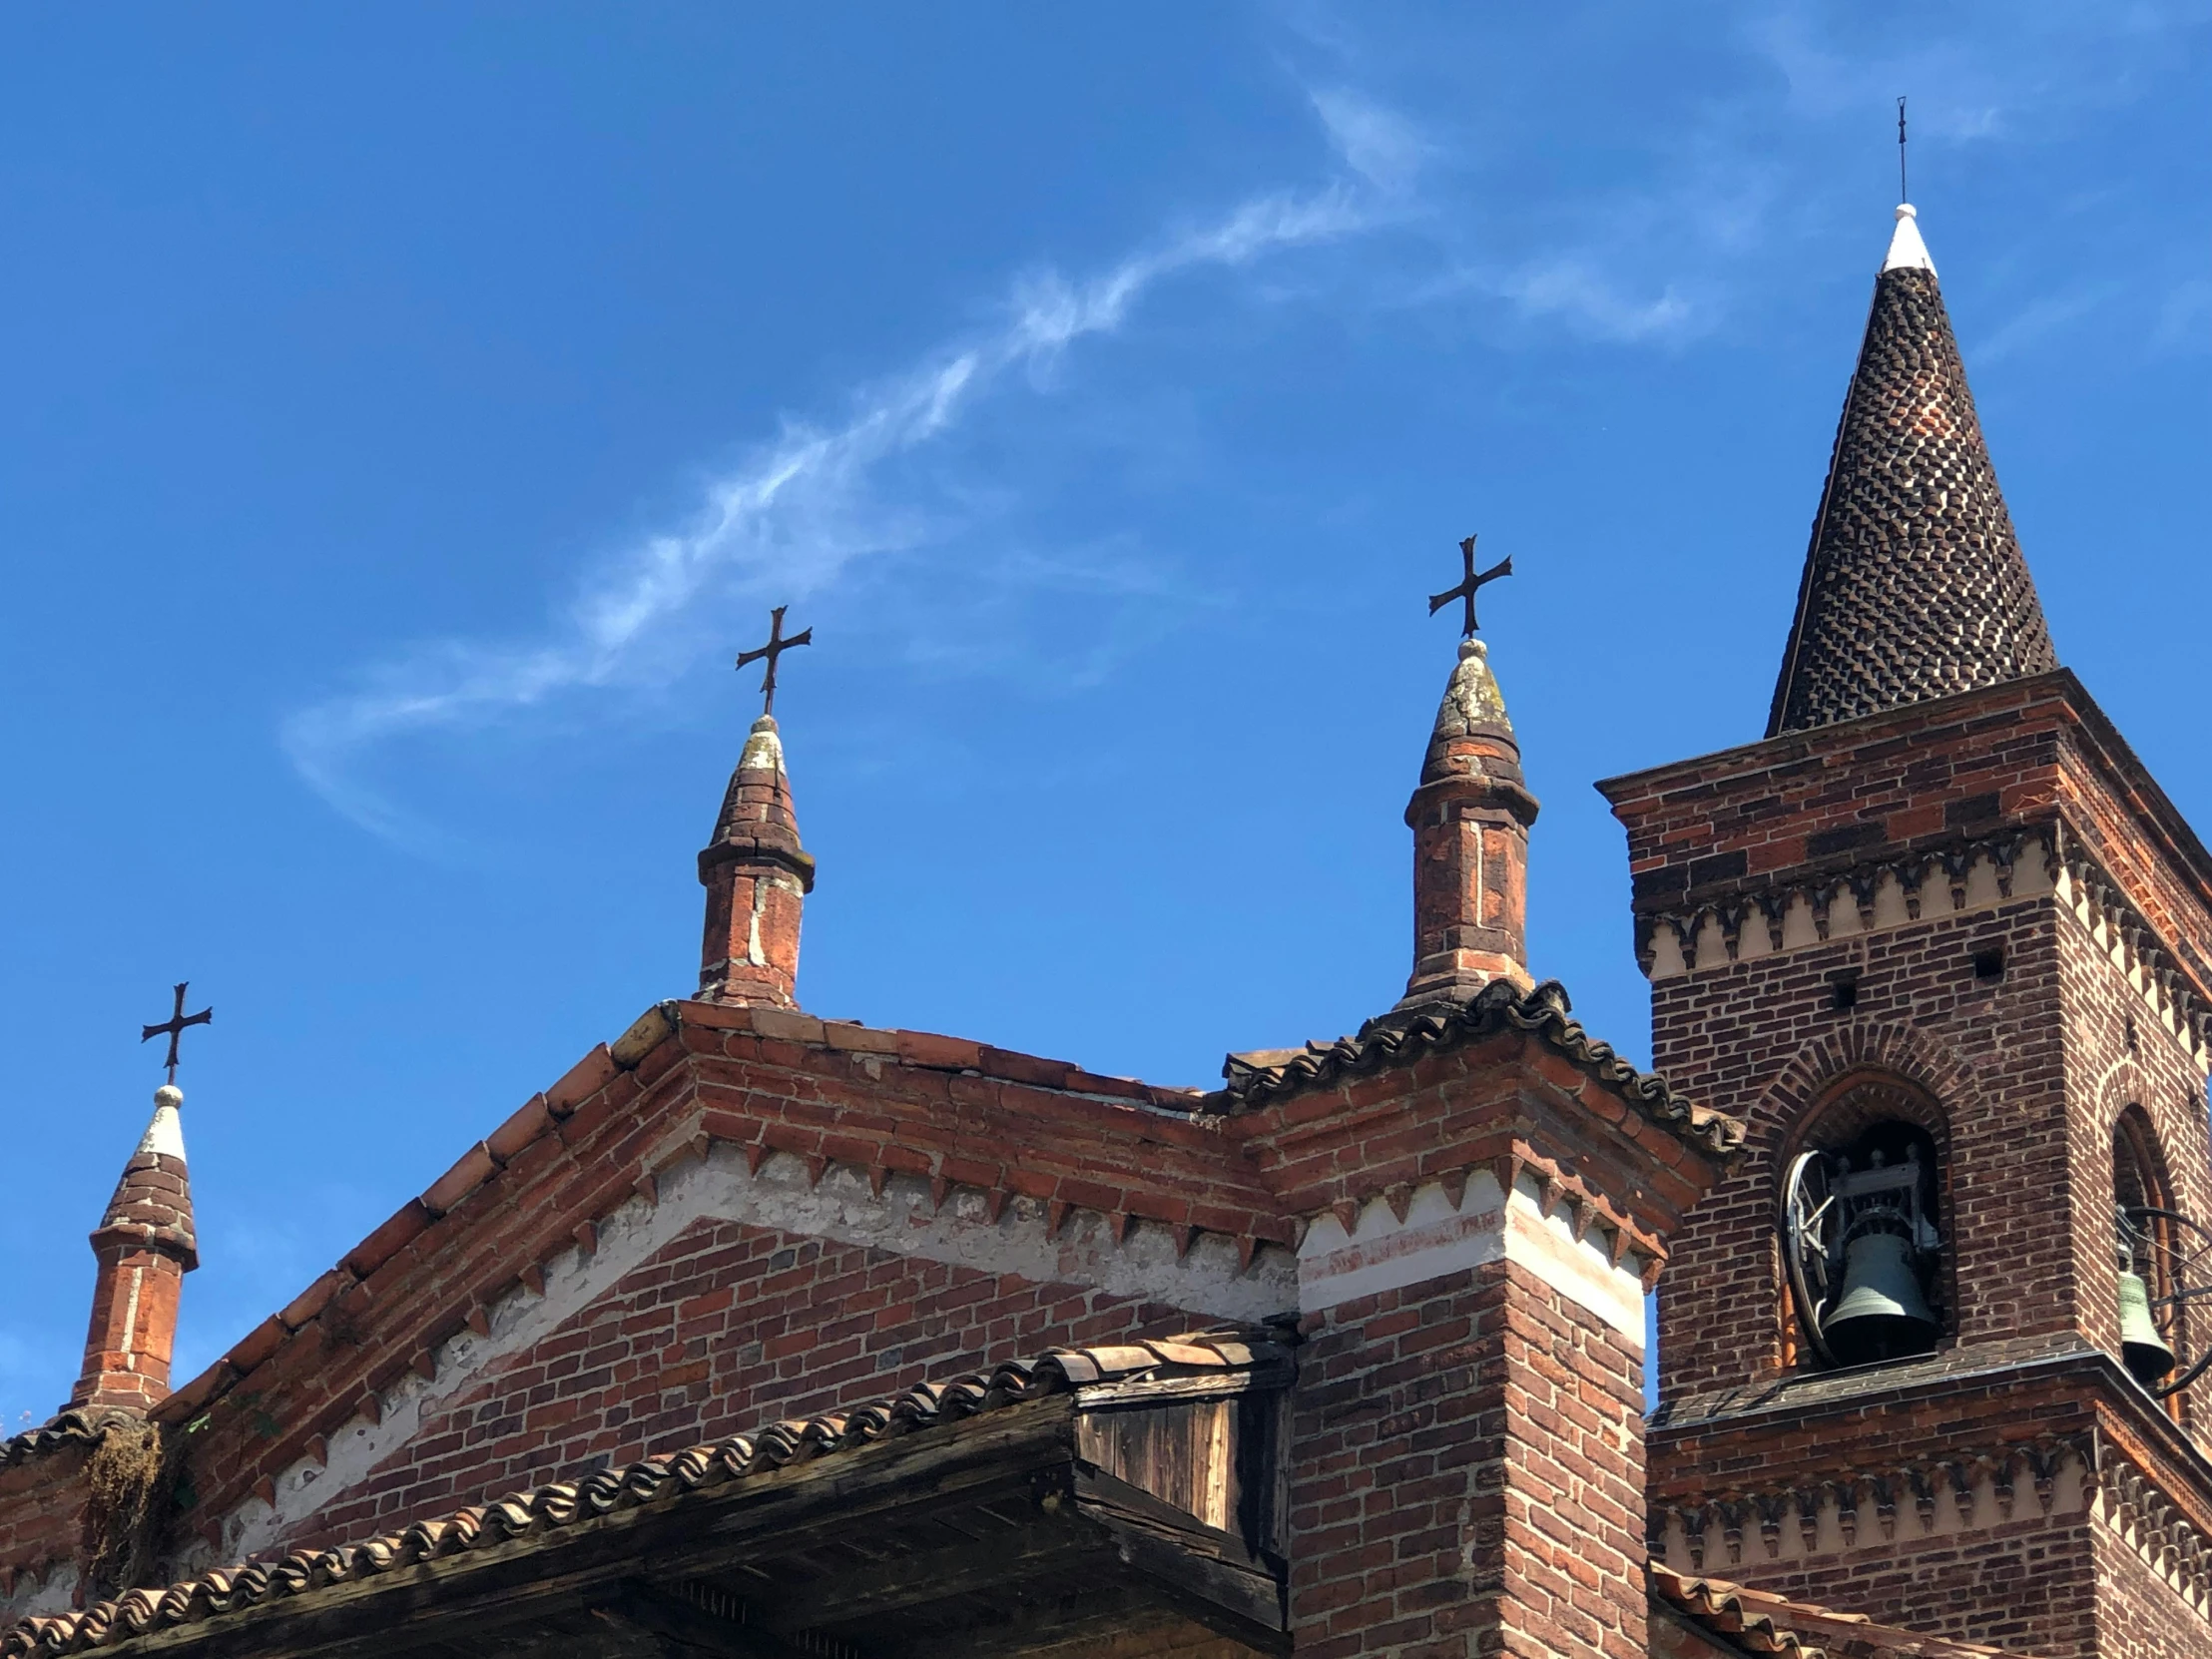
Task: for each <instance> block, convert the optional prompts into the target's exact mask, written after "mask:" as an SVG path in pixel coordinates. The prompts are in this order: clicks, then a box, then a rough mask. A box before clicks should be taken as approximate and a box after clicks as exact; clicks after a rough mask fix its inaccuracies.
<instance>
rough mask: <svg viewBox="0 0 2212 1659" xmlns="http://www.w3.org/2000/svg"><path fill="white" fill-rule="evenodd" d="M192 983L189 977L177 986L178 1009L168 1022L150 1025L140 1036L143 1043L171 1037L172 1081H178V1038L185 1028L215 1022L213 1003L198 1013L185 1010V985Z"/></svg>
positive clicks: (170, 1071)
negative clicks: (157, 1038) (189, 1012)
mask: <svg viewBox="0 0 2212 1659" xmlns="http://www.w3.org/2000/svg"><path fill="white" fill-rule="evenodd" d="M191 983H192V981H191V980H189V979H188V980H186V981H185V982H184V984H180V985H179V986H178V987H177V1008H176V1011H175V1012H174V1013H172V1014H171V1015H170V1016H169V1021H168V1023H167V1024H164V1025H149V1026H148V1027H147V1028H146V1029H145V1031H143V1032H142V1033H141V1034H140V1036H139V1041H140V1042H142V1043H146V1042H152V1041H153V1040H154V1039H155V1038H156V1037H159V1036H164V1035H166V1036H167V1037H168V1038H169V1060H168V1065H169V1080H170V1081H171V1082H172V1083H174V1082H176V1081H177V1039H178V1038H180V1037H182V1036H183V1035H184V1034H185V1028H186V1027H187V1026H192V1025H212V1024H214V1023H215V1008H214V1006H213V1005H212V1004H211V1005H210V1006H208V1007H205V1008H203V1009H201V1010H200V1012H198V1013H197V1014H188V1013H186V1012H185V985H189V984H191Z"/></svg>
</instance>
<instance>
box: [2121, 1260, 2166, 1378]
mask: <svg viewBox="0 0 2212 1659" xmlns="http://www.w3.org/2000/svg"><path fill="white" fill-rule="evenodd" d="M2120 1358H2121V1359H2122V1360H2124V1361H2125V1362H2126V1363H2127V1369H2128V1370H2129V1371H2131V1372H2133V1373H2134V1374H2135V1380H2136V1381H2137V1382H2138V1383H2143V1384H2145V1385H2146V1386H2147V1385H2149V1384H2150V1383H2155V1382H2157V1381H2158V1380H2159V1379H2160V1378H2161V1377H2164V1376H2165V1375H2166V1374H2167V1373H2168V1372H2170V1371H2172V1370H2173V1369H2174V1351H2173V1350H2172V1349H2171V1348H2169V1347H2167V1346H2166V1339H2165V1338H2164V1337H2162V1336H2160V1335H2159V1334H2158V1326H2157V1325H2156V1323H2155V1322H2153V1321H2152V1319H2151V1317H2150V1287H2149V1286H2148V1285H2146V1284H2144V1283H2143V1276H2142V1275H2141V1274H2139V1273H2137V1272H2135V1271H2134V1270H2133V1269H2132V1268H2126V1267H2123V1268H2121V1269H2120Z"/></svg>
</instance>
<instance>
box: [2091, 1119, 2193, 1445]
mask: <svg viewBox="0 0 2212 1659" xmlns="http://www.w3.org/2000/svg"><path fill="white" fill-rule="evenodd" d="M2172 1194H2173V1189H2172V1187H2171V1186H2170V1185H2169V1184H2168V1182H2167V1179H2166V1161H2165V1157H2164V1154H2163V1153H2162V1152H2161V1151H2160V1149H2159V1145H2158V1134H2157V1131H2156V1130H2155V1129H2153V1128H2152V1127H2151V1121H2150V1114H2149V1113H2147V1112H2145V1111H2144V1110H2143V1108H2142V1107H2141V1106H2139V1105H2130V1106H2128V1107H2127V1108H2125V1109H2124V1110H2123V1111H2122V1112H2121V1113H2120V1115H2119V1117H2118V1119H2117V1120H2116V1121H2115V1122H2114V1123H2113V1125H2112V1227H2113V1263H2114V1268H2115V1272H2116V1278H2115V1289H2116V1291H2117V1301H2118V1305H2119V1325H2120V1333H2119V1335H2120V1362H2121V1364H2122V1365H2124V1366H2125V1367H2126V1368H2127V1370H2128V1373H2129V1375H2130V1376H2132V1377H2133V1378H2134V1379H2135V1380H2136V1382H2138V1383H2142V1385H2143V1386H2144V1387H2145V1388H2147V1389H2148V1390H2149V1391H2150V1392H2151V1393H2152V1394H2154V1395H2156V1396H2158V1397H2159V1398H2160V1399H2162V1400H2163V1401H2164V1402H2165V1405H2166V1409H2167V1411H2168V1412H2169V1413H2170V1414H2171V1415H2172V1416H2173V1417H2174V1418H2175V1420H2176V1421H2179V1420H2181V1419H2182V1409H2181V1403H2182V1397H2183V1390H2184V1389H2185V1388H2186V1387H2187V1386H2188V1384H2189V1383H2192V1382H2194V1381H2195V1380H2196V1379H2197V1378H2198V1377H2199V1376H2200V1375H2202V1374H2203V1372H2204V1370H2205V1368H2206V1366H2207V1365H2208V1364H2212V1356H2208V1355H2205V1354H2200V1353H2199V1350H2200V1349H2201V1348H2202V1347H2203V1336H2202V1334H2201V1333H2200V1332H2199V1331H2198V1330H2196V1329H2195V1327H2196V1326H2198V1325H2200V1324H2202V1323H2203V1322H2204V1320H2205V1319H2206V1317H2207V1316H2206V1315H2202V1314H2199V1315H2194V1316H2192V1312H2191V1309H2192V1304H2193V1303H2195V1302H2197V1301H2200V1300H2203V1299H2204V1298H2205V1297H2206V1296H2207V1295H2212V1290H2208V1288H2207V1278H2208V1275H2212V1235H2208V1234H2207V1233H2206V1231H2205V1229H2204V1228H2203V1227H2202V1226H2200V1225H2199V1224H2198V1223H2197V1222H2196V1221H2195V1220H2193V1219H2192V1218H2190V1217H2188V1216H2186V1215H2183V1214H2182V1213H2181V1212H2180V1211H2179V1210H2177V1209H2176V1208H2175V1207H2174V1203H2173V1196H2172Z"/></svg>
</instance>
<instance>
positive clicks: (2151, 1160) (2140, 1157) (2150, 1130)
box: [2112, 1100, 2174, 1209]
mask: <svg viewBox="0 0 2212 1659" xmlns="http://www.w3.org/2000/svg"><path fill="white" fill-rule="evenodd" d="M2126 1165H2132V1166H2133V1168H2132V1170H2131V1171H2130V1170H2128V1169H2126V1168H2125V1167H2124V1166H2126ZM2130 1177H2132V1180H2133V1181H2134V1182H2135V1183H2136V1184H2137V1185H2138V1186H2139V1187H2140V1189H2141V1197H2140V1198H2136V1199H2131V1198H2129V1197H2128V1195H2127V1192H2126V1183H2127V1181H2128V1180H2129V1179H2130ZM2173 1192H2174V1185H2173V1179H2172V1177H2171V1175H2170V1174H2169V1173H2168V1170H2167V1165H2166V1149H2165V1147H2164V1146H2163V1145H2161V1144H2160V1142H2159V1139H2158V1128H2157V1126H2156V1125H2155V1124H2153V1123H2152V1122H2151V1120H2150V1113H2148V1112H2146V1111H2145V1110H2143V1108H2142V1106H2141V1104H2140V1103H2139V1102H2136V1101H2132V1100H2131V1101H2129V1102H2127V1103H2126V1104H2125V1105H2123V1106H2122V1107H2121V1108H2120V1109H2119V1111H2118V1112H2117V1113H2115V1114H2114V1116H2113V1120H2112V1194H2113V1197H2114V1198H2117V1199H2119V1200H2121V1202H2123V1203H2127V1202H2134V1203H2142V1204H2153V1205H2156V1206H2158V1207H2159V1208H2160V1209H2170V1208H2172V1206H2173Z"/></svg>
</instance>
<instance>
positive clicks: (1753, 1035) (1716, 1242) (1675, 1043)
mask: <svg viewBox="0 0 2212 1659" xmlns="http://www.w3.org/2000/svg"><path fill="white" fill-rule="evenodd" d="M2070 925H2071V924H2070V923H2068V922H2066V921H2065V920H2064V918H2062V917H2061V916H2060V915H2059V913H2058V911H2057V908H2056V906H2055V905H2054V904H2053V903H2052V902H2051V901H2049V900H2047V899H2043V900H2035V899H2030V900H2025V901H2022V902H2020V903H2017V904H2013V905H2008V906H2005V907H2004V908H2002V909H2000V910H1997V911H1995V912H1983V913H1980V914H1967V915H1949V916H1944V917H1941V918H1939V919H1932V920H1924V921H1920V922H1915V923H1912V924H1910V925H1907V926H1904V927H1899V928H1895V929H1892V930H1890V931H1887V932H1880V933H1873V934H1866V935H1859V936H1855V937H1851V938H1847V939H1844V940H1841V941H1838V942H1835V943H1831V944H1827V945H1821V946H1816V947H1812V948H1807V949H1802V950H1796V951H1792V952H1789V953H1786V954H1781V955H1773V956H1764V957H1759V958H1757V959H1755V960H1752V961H1743V962H1735V963H1731V964H1729V965H1728V966H1726V967H1722V968H1709V969H1705V970H1703V971H1700V972H1697V973H1692V974H1683V975H1678V976H1676V977H1673V978H1669V979H1663V980H1660V981H1659V982H1657V983H1656V984H1654V985H1653V987H1652V1037H1653V1054H1654V1063H1655V1064H1656V1066H1657V1068H1658V1069H1659V1070H1661V1071H1663V1072H1664V1073H1666V1075H1667V1077H1668V1078H1669V1079H1670V1080H1671V1081H1672V1082H1673V1083H1674V1084H1675V1085H1676V1087H1678V1088H1680V1089H1682V1090H1683V1091H1684V1092H1685V1093H1687V1094H1689V1095H1690V1096H1691V1097H1692V1098H1693V1099H1699V1100H1703V1101H1705V1102H1707V1103H1709V1104H1711V1105H1713V1106H1715V1107H1717V1108H1719V1109H1720V1110H1722V1111H1725V1112H1729V1113H1731V1114H1733V1115H1736V1116H1739V1117H1742V1118H1744V1119H1745V1121H1746V1123H1747V1124H1748V1126H1749V1133H1748V1135H1747V1138H1746V1144H1745V1153H1744V1156H1743V1158H1742V1160H1741V1161H1740V1162H1739V1163H1738V1164H1737V1166H1736V1167H1735V1168H1734V1169H1733V1170H1731V1171H1730V1172H1729V1173H1728V1174H1727V1175H1726V1176H1724V1177H1723V1178H1722V1179H1721V1181H1720V1182H1719V1183H1717V1184H1716V1185H1715V1187H1714V1188H1713V1190H1712V1192H1711V1193H1709V1194H1708V1195H1707V1196H1706V1198H1705V1199H1704V1200H1703V1201H1702V1202H1700V1203H1699V1204H1698V1205H1697V1206H1696V1207H1695V1208H1693V1209H1692V1210H1691V1211H1690V1213H1689V1215H1688V1216H1687V1218H1685V1220H1684V1222H1683V1226H1682V1230H1681V1232H1680V1233H1679V1234H1677V1235H1676V1238H1675V1245H1674V1261H1673V1264H1672V1266H1671V1268H1670V1270H1669V1272H1668V1274H1667V1277H1666V1280H1665V1282H1664V1284H1663V1285H1662V1286H1661V1289H1660V1293H1659V1366H1660V1392H1661V1395H1662V1397H1667V1398H1672V1397H1675V1396H1677V1395H1680V1394H1683V1393H1689V1392H1695V1391H1700V1390H1704V1389H1708V1388H1713V1387H1723V1386H1731V1385H1734V1384H1737V1383H1745V1382H1754V1381H1758V1380H1762V1379H1766V1378H1771V1377H1774V1376H1776V1375H1779V1374H1780V1373H1781V1372H1782V1370H1783V1369H1784V1347H1783V1337H1784V1325H1785V1320H1786V1318H1787V1314H1788V1310H1787V1291H1786V1288H1785V1280H1784V1277H1783V1274H1782V1270H1781V1265H1780V1258H1779V1254H1778V1251H1777V1248H1776V1242H1775V1241H1776V1234H1775V1217H1776V1213H1777V1212H1776V1205H1777V1202H1778V1198H1779V1189H1780V1182H1781V1179H1782V1175H1783V1172H1784V1168H1785V1165H1786V1162H1787V1158H1788V1155H1790V1154H1791V1153H1794V1152H1795V1151H1797V1150H1800V1148H1799V1147H1798V1146H1797V1145H1796V1142H1795V1136H1796V1135H1797V1132H1798V1131H1799V1130H1800V1129H1801V1128H1803V1127H1805V1126H1806V1123H1807V1119H1808V1117H1809V1115H1811V1114H1812V1112H1813V1111H1814V1109H1815V1108H1816V1107H1817V1106H1818V1105H1819V1104H1820V1103H1821V1102H1822V1098H1823V1094H1824V1091H1825V1090H1827V1089H1828V1088H1829V1087H1830V1086H1831V1084H1832V1083H1833V1081H1834V1080H1835V1079H1837V1078H1839V1077H1843V1076H1847V1075H1850V1074H1852V1073H1853V1072H1855V1071H1859V1070H1862V1069H1865V1070H1867V1071H1869V1072H1871V1073H1874V1074H1877V1075H1880V1074H1887V1075H1891V1076H1896V1077H1902V1078H1904V1079H1907V1080H1909V1081H1911V1082H1913V1083H1916V1084H1918V1085H1920V1086H1921V1087H1922V1088H1923V1089H1925V1090H1926V1091H1927V1092H1928V1093H1929V1094H1930V1095H1932V1096H1934V1097H1935V1099H1936V1102H1937V1103H1938V1104H1939V1106H1940V1108H1941V1111H1942V1114H1943V1117H1944V1119H1945V1120H1946V1121H1947V1129H1948V1135H1947V1141H1948V1145H1947V1152H1948V1161H1947V1165H1946V1170H1945V1174H1946V1177H1947V1203H1946V1205H1945V1211H1946V1213H1945V1215H1944V1216H1943V1217H1942V1218H1941V1224H1942V1226H1943V1227H1944V1231H1945V1236H1946V1239H1947V1240H1948V1242H1949V1247H1950V1256H1951V1261H1952V1265H1953V1269H1954V1271H1953V1273H1952V1274H1951V1276H1950V1278H1951V1286H1950V1291H1951V1295H1950V1298H1949V1300H1950V1301H1951V1303H1952V1307H1953V1313H1954V1317H1955V1319H1956V1322H1957V1329H1958V1334H1959V1337H1960V1339H1961V1340H1963V1341H1967V1342H1973V1341H1979V1340H1987V1339H1991V1338H1996V1337H2005V1336H2015V1335H2022V1334H2029V1333H2034V1332H2040V1331H2058V1330H2063V1329H2065V1328H2066V1327H2067V1326H2068V1325H2069V1323H2070V1322H2071V1315H2072V1307H2073V1300H2074V1297H2073V1283H2074V1280H2075V1276H2076V1274H2077V1272H2078V1271H2079V1266H2080V1264H2079V1254H2080V1249H2081V1247H2080V1246H2078V1245H2077V1242H2076V1240H2075V1239H2074V1237H2073V1234H2072V1231H2071V1230H2070V1229H2069V1227H2067V1226H2066V1225H2065V1224H2064V1222H2063V1220H2062V1219H2061V1218H2060V1217H2059V1216H2057V1215H2054V1211H2053V1204H2052V1200H2053V1198H2054V1196H2055V1195H2057V1194H2060V1193H2062V1192H2064V1191H2065V1190H2066V1188H2067V1183H2068V1164H2067V1154H2068V1150H2069V1145H2070V1138H2071V1131H2070V1128H2069V1122H2068V1118H2067V1111H2066V1089H2065V1081H2066V1054H2065V1042H2064V1028H2063V1024H2062V1022H2061V1020H2060V1019H2059V1017H2058V1014H2057V1009H2058V1001H2059V978H2060V970H2059V962H2060V945H2059V933H2060V929H2061V927H2063V926H2070ZM1992 944H1995V945H2001V947H2002V948H2003V950H2004V952H2005V970H2004V977H2003V978H2002V979H2001V980H1999V981H1996V982H1994V983H1984V982H1981V981H1977V980H1976V979H1975V977H1974V971H1973V960H1972V958H1973V954H1974V952H1975V951H1976V950H1979V949H1983V948H1986V947H1988V946H1990V945H1992ZM1843 969H1857V970H1858V973H1859V979H1858V988H1857V994H1858V1002H1857V1005H1856V1006H1855V1007H1853V1008H1851V1009H1849V1010H1838V1009H1836V1008H1835V1007H1833V1005H1832V1002H1833V998H1832V976H1833V975H1834V974H1836V973H1837V972H1838V971H1839V970H1843ZM1944 1139H1945V1137H1944V1136H1940V1135H1939V1136H1938V1137H1937V1141H1938V1146H1941V1145H1942V1143H1943V1141H1944ZM2106 1208H2107V1211H2108V1210H2109V1200H2107V1206H2106ZM2105 1231H2106V1232H2107V1233H2109V1232H2110V1228H2109V1226H2108V1225H2107V1226H2106V1228H2105ZM2107 1254H2109V1251H2107Z"/></svg>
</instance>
